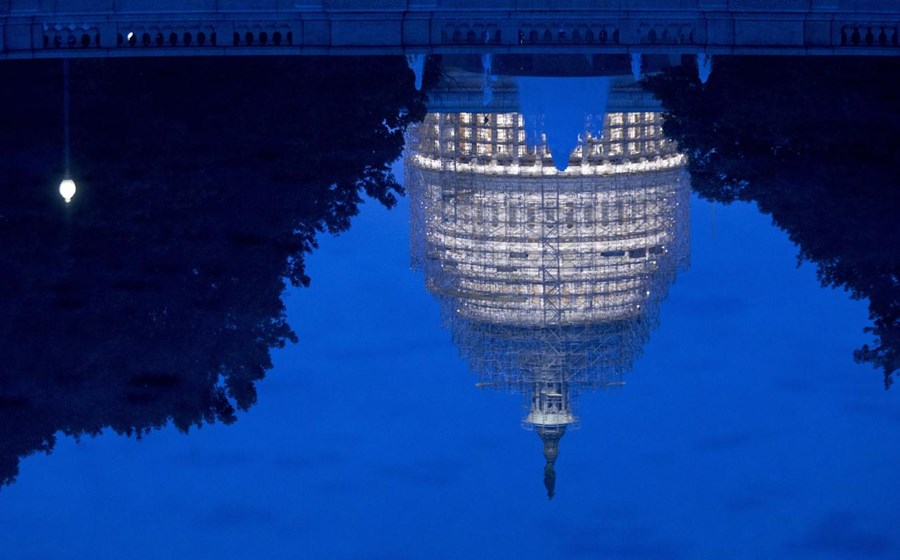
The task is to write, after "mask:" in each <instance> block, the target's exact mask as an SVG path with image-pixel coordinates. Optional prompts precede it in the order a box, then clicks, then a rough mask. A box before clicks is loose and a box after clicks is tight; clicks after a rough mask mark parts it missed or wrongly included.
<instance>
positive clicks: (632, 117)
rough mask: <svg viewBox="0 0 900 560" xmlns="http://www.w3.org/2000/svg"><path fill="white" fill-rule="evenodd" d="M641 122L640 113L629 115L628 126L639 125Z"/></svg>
mask: <svg viewBox="0 0 900 560" xmlns="http://www.w3.org/2000/svg"><path fill="white" fill-rule="evenodd" d="M639 122H641V114H640V113H628V124H637V123H639Z"/></svg>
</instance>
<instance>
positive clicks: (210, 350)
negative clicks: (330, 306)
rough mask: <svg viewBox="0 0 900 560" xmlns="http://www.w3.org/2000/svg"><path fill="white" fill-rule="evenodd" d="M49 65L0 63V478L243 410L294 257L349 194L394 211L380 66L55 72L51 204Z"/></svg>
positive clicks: (266, 354)
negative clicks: (29, 460)
mask: <svg viewBox="0 0 900 560" xmlns="http://www.w3.org/2000/svg"><path fill="white" fill-rule="evenodd" d="M59 74H60V72H59V63H58V62H56V63H37V62H32V61H29V62H28V63H27V64H23V63H11V62H6V63H4V64H3V65H2V66H0V79H2V81H3V82H4V83H15V84H17V87H16V88H12V89H10V90H9V91H8V92H6V93H5V94H6V95H7V96H8V97H7V102H6V103H4V104H3V105H2V106H0V239H2V240H3V243H2V244H0V267H2V269H3V271H4V272H3V274H4V292H3V298H2V299H0V340H3V341H5V342H8V344H6V345H5V346H4V367H3V368H2V370H0V483H8V482H10V481H12V480H13V479H14V478H15V476H16V474H17V472H18V464H19V460H20V458H21V457H24V456H27V455H29V454H31V453H34V452H35V451H48V452H49V451H50V450H51V449H52V448H53V446H54V444H55V438H56V434H57V433H58V432H62V433H64V434H66V435H69V436H74V437H79V436H82V435H85V434H89V435H95V434H98V433H100V432H101V431H104V430H107V429H110V430H112V431H115V432H117V433H120V434H128V435H138V436H140V435H141V434H144V433H146V432H148V431H150V430H152V429H156V428H160V427H163V426H166V425H168V424H170V423H171V424H174V425H175V426H176V427H178V428H179V429H182V430H188V429H189V428H190V427H193V426H200V425H202V424H204V423H211V422H216V421H221V422H226V423H228V422H232V421H234V420H235V418H236V411H237V410H245V409H247V408H249V407H250V406H251V405H253V404H254V402H255V400H256V390H255V385H256V383H257V382H258V381H259V380H260V379H262V378H263V376H264V375H265V373H266V371H267V370H268V369H269V368H270V367H271V358H270V350H271V349H272V348H275V347H279V346H282V345H284V344H285V343H286V342H288V341H292V340H295V338H296V337H295V336H294V333H293V331H292V330H291V327H290V325H288V323H287V318H286V314H285V307H284V303H283V302H282V300H281V295H282V292H283V291H284V288H285V282H286V281H287V282H290V283H292V284H294V285H306V284H307V283H308V282H309V278H308V277H307V276H306V274H305V270H304V255H305V254H306V253H308V252H309V251H311V250H312V249H314V248H315V246H316V236H317V234H318V233H320V232H322V231H325V230H328V231H331V232H339V231H343V230H345V229H346V228H347V227H349V220H350V218H351V217H352V216H353V215H355V214H356V212H357V205H358V204H359V203H360V202H361V201H362V193H363V192H365V193H366V194H368V195H369V196H371V197H374V198H376V199H378V200H379V201H381V202H382V203H384V204H386V205H391V204H392V203H393V202H394V201H395V200H396V198H395V195H396V194H397V193H399V192H400V186H399V185H398V184H397V182H396V180H395V178H394V177H393V175H392V174H391V173H390V163H391V162H392V161H394V160H395V159H396V158H397V157H399V155H400V151H401V149H402V145H403V132H404V130H405V128H406V126H407V124H409V122H411V121H412V120H413V119H416V118H420V117H421V115H423V114H424V104H423V101H424V97H423V96H422V95H420V94H418V93H416V91H415V89H414V84H413V79H412V76H411V75H410V73H409V71H408V70H407V68H406V65H405V64H404V62H403V59H402V58H400V57H397V58H396V59H380V60H378V61H374V63H373V61H372V60H370V59H366V60H360V59H341V58H330V59H327V60H323V59H311V58H308V59H304V58H289V59H278V58H265V59H261V60H257V59H254V58H239V59H234V60H227V59H224V58H222V59H216V60H199V59H181V60H169V59H165V60H145V61H141V62H140V63H139V62H136V61H128V62H127V63H123V62H121V61H117V60H105V61H83V62H73V63H72V99H71V101H72V121H73V122H72V144H73V147H74V148H75V149H73V151H72V155H73V159H72V168H73V169H72V170H73V171H74V172H76V175H77V177H78V182H79V183H78V189H79V192H78V196H77V197H75V198H74V199H72V202H71V203H70V204H64V203H63V202H62V200H60V198H59V195H58V194H57V193H56V188H55V186H56V185H57V184H58V180H59V179H58V178H59V176H60V175H61V174H62V173H61V170H60V164H61V162H60V161H59V160H60V158H59V154H60V153H61V152H62V150H61V149H60V144H61V143H62V142H61V140H62V137H63V134H61V129H62V123H60V122H59V120H60V119H59V113H58V112H53V113H52V114H48V113H47V111H46V108H47V107H59V106H60V105H61V103H60V97H61V95H60V94H61V92H60V91H59V89H58V87H57V88H52V87H50V88H48V87H47V86H46V84H59V83H60V82H61V80H60V79H59V78H60V75H59ZM122 84H130V85H134V86H135V87H134V88H132V89H131V90H129V95H124V94H123V90H122ZM137 86H139V87H137ZM285 92H290V95H287V94H286V93H285ZM48 139H49V140H48ZM54 140H57V141H56V142H54ZM336 145H340V146H341V149H340V150H334V149H333V148H332V147H333V146H336Z"/></svg>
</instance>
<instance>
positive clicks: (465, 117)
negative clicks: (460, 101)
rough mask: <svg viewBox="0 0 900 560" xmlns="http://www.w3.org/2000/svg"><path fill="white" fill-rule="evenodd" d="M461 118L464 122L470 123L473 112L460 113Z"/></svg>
mask: <svg viewBox="0 0 900 560" xmlns="http://www.w3.org/2000/svg"><path fill="white" fill-rule="evenodd" d="M460 119H462V122H463V124H470V123H471V122H472V113H463V114H462V115H460Z"/></svg>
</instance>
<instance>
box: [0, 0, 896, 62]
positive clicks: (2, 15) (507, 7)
mask: <svg viewBox="0 0 900 560" xmlns="http://www.w3.org/2000/svg"><path fill="white" fill-rule="evenodd" d="M487 4H490V5H489V6H486V5H487ZM638 7H639V9H638ZM898 32H900V3H897V2H894V1H893V0H891V1H887V0H857V1H856V2H851V1H850V0H602V1H601V0H553V1H551V0H496V1H494V2H491V3H488V2H484V1H483V0H255V1H247V0H245V1H238V0H0V59H3V58H34V57H70V56H142V55H150V56H177V55H204V54H205V55H218V54H276V53H277V54H326V53H346V54H366V53H368V54H386V53H402V52H434V53H466V52H469V53H474V52H497V53H535V52H548V51H550V52H605V53H630V52H642V53H663V52H685V53H690V52H701V51H702V52H707V53H709V54H751V53H757V54H834V53H842V54H889V55H896V54H897V53H898V52H900V45H898V34H900V33H898Z"/></svg>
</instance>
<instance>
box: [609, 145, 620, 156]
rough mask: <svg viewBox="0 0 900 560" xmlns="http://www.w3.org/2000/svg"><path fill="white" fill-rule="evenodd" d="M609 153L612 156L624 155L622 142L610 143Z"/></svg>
mask: <svg viewBox="0 0 900 560" xmlns="http://www.w3.org/2000/svg"><path fill="white" fill-rule="evenodd" d="M609 154H610V155H612V156H619V155H622V144H610V145H609Z"/></svg>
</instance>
